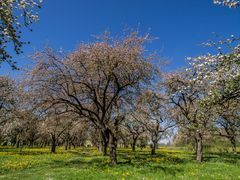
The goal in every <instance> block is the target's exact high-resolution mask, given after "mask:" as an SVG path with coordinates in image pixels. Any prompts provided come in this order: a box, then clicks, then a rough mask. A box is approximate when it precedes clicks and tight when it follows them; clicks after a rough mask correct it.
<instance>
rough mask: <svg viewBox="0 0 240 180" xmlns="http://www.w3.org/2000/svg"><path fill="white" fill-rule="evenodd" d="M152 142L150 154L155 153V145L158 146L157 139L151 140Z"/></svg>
mask: <svg viewBox="0 0 240 180" xmlns="http://www.w3.org/2000/svg"><path fill="white" fill-rule="evenodd" d="M152 142H153V144H152V146H151V149H152V150H151V155H156V149H157V146H158V142H157V141H155V140H154V141H152Z"/></svg>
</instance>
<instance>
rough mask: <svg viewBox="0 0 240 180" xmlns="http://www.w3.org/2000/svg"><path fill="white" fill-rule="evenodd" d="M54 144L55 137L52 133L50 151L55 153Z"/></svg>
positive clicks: (55, 144) (55, 143)
mask: <svg viewBox="0 0 240 180" xmlns="http://www.w3.org/2000/svg"><path fill="white" fill-rule="evenodd" d="M56 146H57V142H56V138H55V136H54V135H53V136H52V145H51V153H56Z"/></svg>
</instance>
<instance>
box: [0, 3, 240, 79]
mask: <svg viewBox="0 0 240 180" xmlns="http://www.w3.org/2000/svg"><path fill="white" fill-rule="evenodd" d="M224 3H225V4H224ZM231 3H232V4H231ZM218 4H220V5H221V4H222V5H226V6H231V7H235V6H236V5H237V4H238V1H235V2H233V1H225V2H223V1H219V0H217V1H215V4H214V3H213V1H212V0H202V1H189V0H183V1H178V0H173V1H163V0H160V1H154V0H151V1H146V0H141V1H138V0H131V1H128V0H122V1H115V2H113V1H111V0H103V1H101V2H100V1H97V0H92V1H84V0H71V1H62V2H61V3H56V1H43V3H41V6H42V9H40V10H39V14H40V21H38V23H36V24H33V26H32V28H33V30H34V31H33V32H29V31H28V30H23V38H24V40H26V41H30V42H31V44H30V45H25V46H24V47H23V48H22V50H23V54H21V55H14V56H13V61H15V60H16V61H17V62H18V66H19V67H23V68H24V67H26V65H27V64H29V63H30V58H29V56H30V55H31V54H33V52H34V51H36V50H38V49H42V48H43V47H44V46H46V45H48V46H50V47H53V48H55V49H61V48H62V49H64V50H66V51H73V50H74V49H76V47H77V46H78V44H79V43H81V42H89V41H92V40H93V38H92V35H98V34H100V33H102V32H103V31H105V30H106V29H107V30H109V31H111V32H112V33H113V34H121V32H122V29H124V27H126V26H127V27H130V28H139V30H140V31H141V32H143V33H144V32H148V31H150V33H151V35H152V36H154V37H158V39H157V40H155V41H153V42H152V43H151V44H150V45H148V47H147V49H150V50H157V51H158V52H159V54H160V55H161V56H163V57H166V58H168V59H169V60H170V61H171V64H170V65H168V66H167V67H166V69H167V70H174V69H177V68H179V67H182V66H184V65H186V57H189V56H198V55H202V54H205V53H206V52H208V51H209V49H208V48H206V47H203V46H202V45H201V44H202V43H204V42H207V41H208V40H210V39H211V40H214V39H216V37H215V36H214V35H213V34H212V33H213V32H215V33H216V34H218V35H220V36H221V37H230V35H232V34H234V35H235V36H238V35H239V32H240V24H239V23H238V22H239V20H240V11H239V9H234V8H233V9H230V8H228V7H225V6H222V7H221V6H219V5H218ZM12 54H14V53H12ZM0 73H1V74H10V75H11V76H14V77H17V76H19V75H20V72H19V71H12V70H11V68H10V67H9V66H8V65H7V64H6V63H4V64H1V69H0Z"/></svg>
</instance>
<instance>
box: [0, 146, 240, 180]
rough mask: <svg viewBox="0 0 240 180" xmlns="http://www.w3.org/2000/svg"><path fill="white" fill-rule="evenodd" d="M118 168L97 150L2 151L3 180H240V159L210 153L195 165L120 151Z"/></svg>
mask: <svg viewBox="0 0 240 180" xmlns="http://www.w3.org/2000/svg"><path fill="white" fill-rule="evenodd" d="M118 160H119V164H118V165H117V166H111V165H110V164H109V157H103V156H102V155H101V153H100V152H99V151H98V150H97V149H95V148H77V149H71V150H68V151H65V150H64V149H63V148H58V149H57V153H56V154H51V153H50V151H49V148H23V149H22V150H21V151H19V150H18V149H15V148H11V147H7V148H6V147H1V148H0V178H1V179H34V180H35V179H121V180H122V179H240V168H239V167H240V160H239V155H232V154H230V153H219V152H215V153H211V154H209V153H207V154H206V155H205V162H203V163H201V164H199V163H196V162H195V161H194V156H193V154H192V153H191V152H189V151H187V150H184V149H181V148H166V147H162V148H160V149H158V150H157V155H156V156H151V155H150V149H144V150H142V151H141V150H137V151H136V152H132V151H131V150H130V149H119V150H118Z"/></svg>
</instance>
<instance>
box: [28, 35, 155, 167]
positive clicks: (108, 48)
mask: <svg viewBox="0 0 240 180" xmlns="http://www.w3.org/2000/svg"><path fill="white" fill-rule="evenodd" d="M148 40H149V38H148V36H143V37H141V36H139V35H138V33H136V32H132V33H130V34H129V35H126V36H125V37H122V38H118V39H114V38H111V37H110V36H108V35H107V36H106V35H105V36H102V38H100V39H99V40H98V42H94V43H88V44H82V45H80V47H79V48H78V50H76V51H75V52H74V53H71V54H70V55H68V56H65V57H61V56H59V55H58V54H56V53H54V52H53V51H52V50H50V49H46V50H45V51H44V52H41V53H38V54H36V58H37V59H38V60H39V62H38V64H37V65H36V67H35V68H33V70H32V71H31V73H32V75H31V80H30V85H31V86H32V88H33V89H32V90H33V91H35V92H36V95H35V96H36V97H42V98H43V99H42V101H41V102H43V105H44V104H45V102H47V104H49V103H50V104H51V105H52V106H54V105H56V104H63V105H65V106H66V110H67V111H70V112H74V113H76V114H78V115H79V116H80V117H84V118H86V119H88V120H89V121H91V123H92V124H94V125H95V126H96V128H98V129H99V130H100V132H101V135H102V139H103V141H104V142H105V143H104V146H105V147H104V153H106V147H107V143H108V141H109V142H110V158H111V163H112V164H116V163H117V158H116V148H117V138H118V137H117V135H118V133H119V126H120V124H121V123H122V121H123V120H124V117H125V113H126V111H128V108H127V107H126V106H125V104H126V103H125V102H126V100H127V99H128V98H131V97H132V96H134V94H136V91H137V90H139V89H140V87H141V86H142V85H143V84H145V83H147V82H148V81H149V80H150V79H151V77H152V74H153V66H152V64H151V63H150V62H149V61H148V60H149V59H150V57H152V56H150V57H149V56H147V55H146V53H145V51H144V46H143V45H144V44H145V42H146V41H148Z"/></svg>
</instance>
